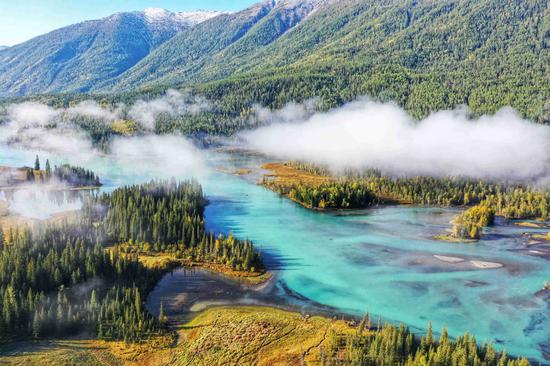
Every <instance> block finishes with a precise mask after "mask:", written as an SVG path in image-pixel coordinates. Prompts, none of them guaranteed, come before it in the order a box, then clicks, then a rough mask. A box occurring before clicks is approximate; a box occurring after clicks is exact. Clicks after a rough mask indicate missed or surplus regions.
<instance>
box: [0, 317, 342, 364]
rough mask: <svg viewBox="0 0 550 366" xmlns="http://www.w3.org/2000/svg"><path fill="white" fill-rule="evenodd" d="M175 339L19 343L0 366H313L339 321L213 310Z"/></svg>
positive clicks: (339, 328) (178, 330)
mask: <svg viewBox="0 0 550 366" xmlns="http://www.w3.org/2000/svg"><path fill="white" fill-rule="evenodd" d="M175 330H176V336H175V337H176V338H175V339H174V338H172V336H170V337H168V336H167V337H163V338H158V339H155V340H152V341H150V342H148V343H144V344H139V345H127V344H124V343H123V342H105V341H96V340H77V339H75V340H60V341H53V340H52V341H39V342H22V343H17V344H14V345H11V346H9V347H5V348H4V349H3V350H2V353H3V354H4V355H6V356H4V357H2V358H0V363H1V364H2V365H10V366H28V365H52V364H55V365H57V366H68V365H90V366H95V365H98V366H106V365H109V366H111V365H112V366H115V365H125V366H126V365H128V366H134V365H136V366H137V365H139V366H157V365H158V366H161V365H303V364H317V363H318V361H319V349H320V347H322V346H323V344H325V343H326V342H329V341H330V340H329V335H330V334H331V333H333V332H336V333H339V334H342V333H345V332H352V331H353V328H352V327H351V326H349V325H348V324H347V323H346V322H345V321H342V320H333V319H328V318H324V317H318V316H314V317H304V316H302V315H300V314H298V313H293V312H287V311H283V310H278V309H273V308H266V307H217V308H211V309H208V310H205V311H204V312H202V313H200V314H199V315H198V316H197V317H195V318H194V319H193V320H192V321H190V322H189V323H186V324H184V325H182V326H178V327H177V328H176V329H175Z"/></svg>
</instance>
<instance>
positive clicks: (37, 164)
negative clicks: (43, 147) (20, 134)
mask: <svg viewBox="0 0 550 366" xmlns="http://www.w3.org/2000/svg"><path fill="white" fill-rule="evenodd" d="M34 170H40V159H38V155H36V159H35V160H34Z"/></svg>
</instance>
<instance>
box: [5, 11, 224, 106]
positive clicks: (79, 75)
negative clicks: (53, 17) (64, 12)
mask: <svg viewBox="0 0 550 366" xmlns="http://www.w3.org/2000/svg"><path fill="white" fill-rule="evenodd" d="M152 15H153V14H152V13H151V12H150V11H149V13H147V12H145V11H143V12H120V13H115V14H112V15H110V16H108V17H105V18H101V19H95V20H88V21H84V22H80V23H76V24H73V25H70V26H67V27H63V28H60V29H56V30H54V31H52V32H49V33H46V34H44V35H41V36H38V37H35V38H32V39H30V40H28V41H26V42H23V43H21V44H18V45H15V46H12V47H10V48H7V49H4V50H2V52H1V53H0V96H17V95H28V94H40V93H57V92H86V91H88V90H90V89H91V88H92V87H93V86H94V85H96V84H97V83H99V82H100V81H101V80H105V79H110V78H112V77H115V76H117V75H119V74H120V73H122V72H124V71H125V70H127V69H128V68H130V67H132V66H133V65H135V64H136V63H137V62H138V61H139V60H141V59H142V58H143V57H145V56H146V55H147V54H149V53H150V52H151V51H152V50H154V49H155V48H157V47H158V46H160V45H161V44H162V43H164V42H165V41H167V40H168V39H170V38H172V37H173V36H174V35H175V34H177V33H179V32H181V31H183V30H185V29H188V28H191V27H193V26H195V25H196V24H199V23H200V22H201V21H204V20H205V19H208V18H210V17H213V16H217V15H219V13H218V12H193V13H172V12H169V11H165V12H164V13H163V14H162V16H159V13H158V12H157V13H156V14H155V15H156V16H152Z"/></svg>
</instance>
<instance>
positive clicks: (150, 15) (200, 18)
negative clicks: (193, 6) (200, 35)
mask: <svg viewBox="0 0 550 366" xmlns="http://www.w3.org/2000/svg"><path fill="white" fill-rule="evenodd" d="M142 14H143V16H144V18H145V20H146V21H147V22H149V23H166V22H176V23H179V24H180V25H184V26H194V25H197V24H199V23H202V22H204V21H206V20H208V19H211V18H213V17H215V16H218V15H220V14H222V13H221V12H219V11H207V10H197V11H190V12H179V13H174V12H171V11H169V10H166V9H161V8H147V9H145V10H144V11H143V12H142Z"/></svg>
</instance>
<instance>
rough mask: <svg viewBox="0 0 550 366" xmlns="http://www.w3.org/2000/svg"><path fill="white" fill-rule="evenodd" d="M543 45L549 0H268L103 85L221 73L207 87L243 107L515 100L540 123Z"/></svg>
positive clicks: (545, 107) (417, 111)
mask: <svg viewBox="0 0 550 366" xmlns="http://www.w3.org/2000/svg"><path fill="white" fill-rule="evenodd" d="M549 47H550V11H549V1H548V0H526V1H520V2H518V1H511V0H505V1H501V0H445V1H431V0H412V1H411V0H410V1H400V0H382V1H381V0H343V1H337V2H334V1H306V0H302V1H268V2H263V3H260V4H258V5H256V6H254V7H252V8H250V9H247V10H246V11H243V12H240V13H236V14H231V15H225V16H222V17H217V18H215V19H211V20H210V21H207V22H204V23H202V24H200V25H199V26H197V27H195V28H193V29H191V30H190V31H186V32H182V33H180V34H178V35H177V36H176V37H174V38H173V39H171V40H170V41H168V42H166V43H165V44H163V45H162V46H161V47H159V49H157V50H156V51H155V52H153V53H152V54H151V55H149V56H148V57H146V58H144V59H143V60H142V61H141V62H140V63H138V64H137V65H136V66H135V67H133V68H132V69H130V70H129V71H128V72H126V73H125V74H123V75H121V76H120V78H119V79H117V80H116V82H115V83H114V84H111V85H110V86H108V87H107V88H104V89H103V90H111V91H123V90H131V89H133V88H136V87H143V86H149V87H150V86H153V85H159V84H163V85H174V84H178V85H182V84H195V83H200V82H209V81H215V80H224V81H222V82H220V83H214V84H209V85H208V86H206V91H207V92H210V94H211V95H212V96H217V97H226V98H231V99H232V100H233V99H234V96H236V95H239V96H240V97H241V98H242V99H243V103H244V104H243V106H244V105H246V104H247V103H248V101H249V100H252V99H256V100H258V101H260V102H262V103H264V104H267V105H272V106H278V105H280V104H282V103H285V102H287V101H288V100H301V99H304V98H309V97H311V96H321V97H322V98H323V99H324V100H325V101H326V103H327V104H328V105H329V106H331V105H337V104H340V103H341V102H342V101H345V100H349V99H350V98H351V97H353V96H356V95H363V94H367V95H371V96H374V97H377V98H380V99H382V100H394V101H397V102H398V103H399V104H400V105H402V106H404V107H406V108H407V109H409V110H410V111H411V112H412V113H413V114H414V115H416V116H422V115H426V114H427V113H429V112H430V111H432V110H437V109H441V108H449V107H453V106H456V105H460V104H466V105H469V106H470V107H471V109H472V110H474V111H475V112H477V113H491V112H494V111H495V110H496V109H498V108H500V107H501V106H505V105H512V106H514V107H516V108H517V109H519V110H520V111H521V112H522V114H524V115H525V116H527V117H530V118H533V119H536V120H539V121H543V120H547V119H548V118H549V117H548V114H549V112H550V105H549V104H548V102H547V100H548V99H549V96H550V76H549V75H550V73H549V71H550V49H549ZM227 78H229V79H227ZM220 88H221V89H220ZM236 108H239V107H236Z"/></svg>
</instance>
